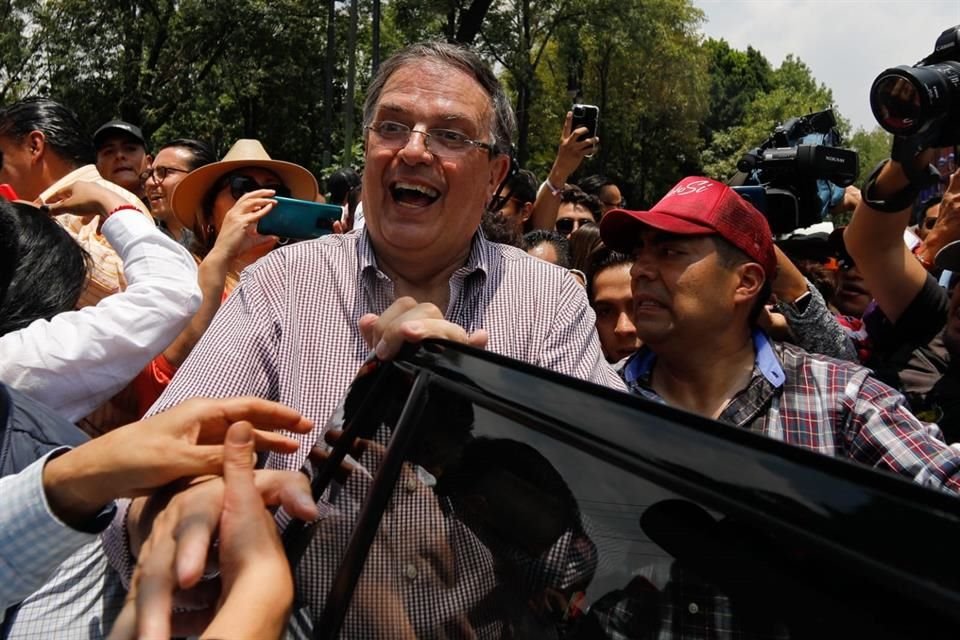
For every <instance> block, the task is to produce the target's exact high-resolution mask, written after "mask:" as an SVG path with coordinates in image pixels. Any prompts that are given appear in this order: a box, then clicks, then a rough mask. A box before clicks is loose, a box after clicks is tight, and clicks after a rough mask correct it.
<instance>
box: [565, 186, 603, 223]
mask: <svg viewBox="0 0 960 640" xmlns="http://www.w3.org/2000/svg"><path fill="white" fill-rule="evenodd" d="M565 204H575V205H580V206H581V207H583V208H584V209H586V210H587V211H589V212H590V215H592V216H593V221H594V222H600V216H601V215H602V214H603V209H602V208H601V206H600V199H599V198H597V197H596V196H591V195H590V194H588V193H584V191H583V189H581V188H580V187H578V186H575V185H572V184H568V185H566V186H564V187H563V189H561V190H560V205H561V206H563V205H565Z"/></svg>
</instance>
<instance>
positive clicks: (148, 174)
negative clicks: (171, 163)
mask: <svg viewBox="0 0 960 640" xmlns="http://www.w3.org/2000/svg"><path fill="white" fill-rule="evenodd" d="M171 173H190V170H189V169H179V168H177V167H150V168H149V169H147V170H146V171H144V172H143V173H141V174H140V182H141V183H143V182H146V181H147V180H149V179H150V178H153V181H154V182H156V183H157V184H160V183H161V182H163V181H164V180H166V179H167V176H168V175H170V174H171Z"/></svg>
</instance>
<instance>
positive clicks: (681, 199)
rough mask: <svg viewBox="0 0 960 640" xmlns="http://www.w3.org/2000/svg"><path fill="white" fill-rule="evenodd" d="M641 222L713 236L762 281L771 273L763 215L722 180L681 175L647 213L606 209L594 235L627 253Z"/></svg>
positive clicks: (770, 245)
mask: <svg viewBox="0 0 960 640" xmlns="http://www.w3.org/2000/svg"><path fill="white" fill-rule="evenodd" d="M645 226H646V227H652V228H654V229H659V230H661V231H666V232H667V233H676V234H680V235H718V236H720V237H722V238H723V239H724V240H726V241H727V242H729V243H730V244H732V245H733V246H735V247H736V248H738V249H740V250H741V251H743V252H744V253H745V254H747V256H748V257H749V258H750V259H751V260H753V261H754V262H757V263H758V264H759V265H760V266H762V267H763V270H764V272H765V273H766V275H767V280H768V281H770V280H773V277H774V276H775V275H776V272H777V255H776V253H775V252H774V250H773V233H772V232H771V231H770V225H769V224H768V223H767V219H766V218H764V217H763V214H762V213H760V212H759V211H757V210H756V208H755V207H754V206H753V205H752V204H750V203H749V202H747V201H746V200H744V199H743V198H742V197H740V195H739V194H737V192H736V191H734V190H733V189H731V188H730V187H728V186H727V185H725V184H723V183H722V182H717V181H716V180H711V179H710V178H701V177H690V178H684V179H683V180H681V181H680V182H678V183H677V184H676V186H674V187H673V188H672V189H670V191H668V192H667V195H665V196H663V198H661V199H660V202H658V203H657V204H655V205H654V206H653V207H652V208H651V209H650V210H649V211H628V210H626V209H613V210H612V211H608V212H607V214H606V215H605V216H603V219H602V220H601V221H600V237H601V238H602V239H603V243H604V244H605V245H607V246H608V247H610V248H611V249H614V250H616V251H622V252H625V253H630V252H631V251H633V248H634V247H635V245H636V242H637V235H638V233H639V232H640V231H641V230H642V229H643V227H645Z"/></svg>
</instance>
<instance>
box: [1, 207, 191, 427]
mask: <svg viewBox="0 0 960 640" xmlns="http://www.w3.org/2000/svg"><path fill="white" fill-rule="evenodd" d="M102 233H103V235H104V236H105V237H106V238H107V240H108V241H109V242H110V245H111V246H112V247H113V248H114V249H115V250H116V252H117V254H118V255H119V256H120V258H121V260H122V261H123V272H124V276H125V278H126V280H127V283H128V286H127V289H126V290H125V291H122V292H120V293H116V294H113V295H111V296H107V297H106V298H104V299H103V300H101V301H100V303H99V304H97V305H96V306H94V307H85V308H83V309H79V310H76V311H67V312H64V313H60V314H58V315H56V316H54V317H53V318H52V319H50V320H37V321H35V322H33V323H32V324H30V325H29V326H27V327H24V328H23V329H20V330H19V331H14V332H11V333H8V334H7V335H5V336H2V337H0V381H3V382H5V383H6V384H8V385H10V386H11V387H13V388H15V389H17V390H19V391H22V392H23V393H26V394H27V395H29V396H31V397H32V398H34V399H35V400H38V401H39V402H42V403H44V404H46V405H48V406H49V407H51V408H53V409H54V410H56V411H58V412H59V413H61V414H62V415H63V416H65V417H66V418H67V419H68V420H70V421H72V422H76V421H77V420H80V419H81V418H83V417H85V416H87V415H89V414H90V412H91V411H93V410H94V409H96V408H97V407H99V406H100V405H101V404H103V403H104V402H106V401H107V400H109V399H110V398H112V397H113V396H114V395H116V394H117V393H118V392H119V391H120V390H122V389H123V388H124V387H125V386H126V385H127V384H129V383H130V381H131V380H133V378H134V377H135V376H136V375H137V374H138V373H139V372H140V370H141V369H143V368H144V367H145V366H146V365H147V364H148V363H149V362H150V361H151V360H153V358H154V357H156V355H157V354H159V353H161V352H162V351H163V350H164V349H166V348H167V346H168V345H169V344H170V343H171V342H173V340H174V338H176V337H177V336H178V335H179V334H180V332H181V331H182V330H183V329H184V327H185V326H186V325H187V323H188V322H189V321H190V319H191V318H192V317H193V314H194V313H195V312H196V310H197V308H198V307H199V306H200V300H201V293H200V287H199V285H198V283H197V266H196V262H195V261H194V259H193V257H192V256H191V255H190V254H189V252H187V250H186V249H184V248H183V247H181V246H180V245H178V244H177V243H176V242H174V241H173V240H172V239H170V238H168V237H167V236H165V235H164V234H163V233H162V232H161V231H160V230H159V229H157V228H156V226H155V225H154V224H153V223H152V222H151V221H150V220H148V219H147V218H146V217H145V216H143V215H141V214H139V213H137V212H135V211H119V212H117V213H116V214H114V215H112V216H110V218H109V219H107V221H106V222H105V223H104V224H103V229H102Z"/></svg>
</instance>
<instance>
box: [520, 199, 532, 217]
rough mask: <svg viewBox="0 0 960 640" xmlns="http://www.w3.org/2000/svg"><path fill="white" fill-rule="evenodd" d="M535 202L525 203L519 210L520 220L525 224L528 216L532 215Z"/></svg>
mask: <svg viewBox="0 0 960 640" xmlns="http://www.w3.org/2000/svg"><path fill="white" fill-rule="evenodd" d="M535 204H536V203H535V202H526V203H524V205H523V207H522V208H521V209H520V219H521V220H523V221H524V222H526V221H527V220H529V219H530V216H532V215H533V205H535Z"/></svg>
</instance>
